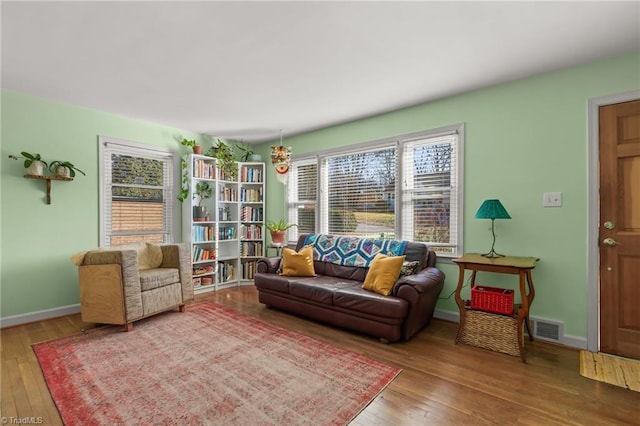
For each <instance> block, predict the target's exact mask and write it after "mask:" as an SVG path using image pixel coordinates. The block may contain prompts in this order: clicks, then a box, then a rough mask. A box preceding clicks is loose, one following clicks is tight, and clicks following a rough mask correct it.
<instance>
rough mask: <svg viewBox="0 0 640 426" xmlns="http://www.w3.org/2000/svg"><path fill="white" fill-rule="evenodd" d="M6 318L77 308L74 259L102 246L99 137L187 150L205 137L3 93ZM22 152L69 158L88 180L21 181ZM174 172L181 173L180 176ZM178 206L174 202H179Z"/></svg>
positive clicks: (3, 308)
mask: <svg viewBox="0 0 640 426" xmlns="http://www.w3.org/2000/svg"><path fill="white" fill-rule="evenodd" d="M1 117H2V158H1V159H0V164H1V167H2V169H1V173H0V176H1V177H2V183H1V188H2V195H1V201H2V204H1V206H2V207H1V214H2V216H1V223H2V227H1V232H2V234H1V239H2V251H1V260H0V264H1V267H2V268H1V273H0V277H1V280H2V281H1V293H0V294H1V299H2V302H1V311H0V312H1V316H2V317H3V318H5V317H8V316H12V315H18V314H25V313H30V312H36V311H41V310H45V309H51V308H57V307H63V306H68V305H73V304H77V303H79V294H78V278H77V268H76V267H75V266H74V265H72V263H71V261H70V260H69V258H70V257H71V255H73V254H74V253H77V252H80V251H83V250H87V249H90V248H93V247H97V246H98V238H99V236H98V232H99V231H98V224H99V217H98V216H99V212H98V135H102V136H110V137H114V138H118V139H124V140H129V141H133V142H140V143H146V144H151V145H158V146H164V147H170V148H172V149H174V150H176V151H177V152H186V150H187V148H186V147H183V146H181V145H180V144H179V143H178V141H180V140H182V138H183V137H187V138H189V139H194V138H196V139H199V140H200V136H199V135H197V134H194V133H191V132H186V131H182V130H179V129H174V128H169V127H163V126H160V125H156V124H152V123H147V122H143V121H137V120H132V119H128V118H124V117H120V116H116V115H112V114H107V113H104V112H100V111H95V110H91V109H86V108H79V107H76V106H70V105H62V104H58V103H53V102H50V101H47V100H43V99H39V98H35V97H31V96H26V95H23V94H19V93H15V92H10V91H5V90H3V91H2V111H1ZM21 151H27V152H37V153H40V154H41V155H42V158H43V159H45V160H54V159H59V160H68V161H71V162H72V163H74V164H75V165H76V166H77V167H79V168H80V169H82V170H83V171H84V172H85V173H86V174H87V176H82V175H79V174H78V175H77V176H76V178H75V180H74V181H73V182H52V188H51V199H52V203H51V204H50V205H47V204H46V202H45V182H44V181H40V180H35V179H24V178H23V177H22V176H23V175H24V173H25V170H24V167H23V166H22V162H21V161H15V160H11V159H9V158H8V156H9V155H10V154H13V155H20V152H21ZM176 172H177V171H176ZM176 202H177V201H176Z"/></svg>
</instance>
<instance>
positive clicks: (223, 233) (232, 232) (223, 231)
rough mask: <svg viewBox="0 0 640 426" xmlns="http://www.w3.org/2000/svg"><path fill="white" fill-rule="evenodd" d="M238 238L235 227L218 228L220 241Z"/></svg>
mask: <svg viewBox="0 0 640 426" xmlns="http://www.w3.org/2000/svg"><path fill="white" fill-rule="evenodd" d="M235 238H236V228H235V226H220V227H219V228H218V239H219V240H233V239H235Z"/></svg>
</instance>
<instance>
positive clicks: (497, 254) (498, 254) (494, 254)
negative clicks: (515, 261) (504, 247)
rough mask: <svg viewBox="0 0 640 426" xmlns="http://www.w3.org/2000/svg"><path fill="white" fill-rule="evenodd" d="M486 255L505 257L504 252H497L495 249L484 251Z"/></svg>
mask: <svg viewBox="0 0 640 426" xmlns="http://www.w3.org/2000/svg"><path fill="white" fill-rule="evenodd" d="M483 256H484V257H491V258H494V257H505V256H504V254H500V253H496V252H495V250H494V249H491V251H490V252H489V253H484V254H483Z"/></svg>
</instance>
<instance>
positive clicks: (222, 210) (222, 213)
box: [218, 206, 232, 220]
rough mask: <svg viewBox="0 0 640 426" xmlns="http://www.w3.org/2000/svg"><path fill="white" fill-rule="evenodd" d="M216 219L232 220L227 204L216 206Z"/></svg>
mask: <svg viewBox="0 0 640 426" xmlns="http://www.w3.org/2000/svg"><path fill="white" fill-rule="evenodd" d="M218 220H232V219H231V209H230V208H229V206H225V207H218Z"/></svg>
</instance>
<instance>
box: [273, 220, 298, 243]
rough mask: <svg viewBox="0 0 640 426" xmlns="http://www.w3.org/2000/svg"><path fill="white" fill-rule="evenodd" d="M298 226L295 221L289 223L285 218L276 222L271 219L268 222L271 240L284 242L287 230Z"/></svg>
mask: <svg viewBox="0 0 640 426" xmlns="http://www.w3.org/2000/svg"><path fill="white" fill-rule="evenodd" d="M294 226H298V225H296V224H295V223H289V222H287V221H286V220H284V219H280V220H279V221H277V222H275V221H273V220H270V221H268V222H267V229H268V230H269V232H270V233H271V242H272V243H273V244H282V243H284V242H285V239H286V231H287V229H289V228H292V227H294Z"/></svg>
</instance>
